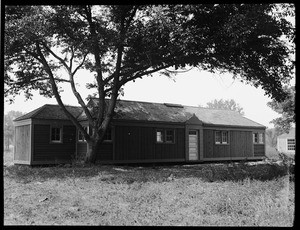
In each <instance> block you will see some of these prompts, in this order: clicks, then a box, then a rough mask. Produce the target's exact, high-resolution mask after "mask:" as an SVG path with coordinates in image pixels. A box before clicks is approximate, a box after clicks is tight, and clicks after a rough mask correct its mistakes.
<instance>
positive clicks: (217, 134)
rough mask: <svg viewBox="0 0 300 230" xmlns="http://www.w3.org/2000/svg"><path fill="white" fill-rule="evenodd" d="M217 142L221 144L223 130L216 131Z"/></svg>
mask: <svg viewBox="0 0 300 230" xmlns="http://www.w3.org/2000/svg"><path fill="white" fill-rule="evenodd" d="M215 142H216V144H221V131H216V132H215Z"/></svg>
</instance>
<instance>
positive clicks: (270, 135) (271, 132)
mask: <svg viewBox="0 0 300 230" xmlns="http://www.w3.org/2000/svg"><path fill="white" fill-rule="evenodd" d="M278 136H279V130H278V129H277V128H268V129H266V145H268V146H271V147H273V148H276V147H277V137H278Z"/></svg>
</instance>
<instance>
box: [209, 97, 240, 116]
mask: <svg viewBox="0 0 300 230" xmlns="http://www.w3.org/2000/svg"><path fill="white" fill-rule="evenodd" d="M206 107H207V108H211V109H226V110H232V111H236V112H238V113H240V114H241V115H243V116H244V115H245V113H244V111H243V108H242V107H241V106H240V105H239V104H238V103H236V102H235V100H233V99H230V100H229V99H228V100H223V99H220V100H217V99H215V100H213V101H211V102H207V104H206Z"/></svg>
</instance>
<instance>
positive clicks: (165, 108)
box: [79, 98, 265, 128]
mask: <svg viewBox="0 0 300 230" xmlns="http://www.w3.org/2000/svg"><path fill="white" fill-rule="evenodd" d="M89 105H90V106H91V107H93V108H96V107H97V105H98V99H97V98H92V99H91V100H90V101H89ZM194 114H195V116H196V117H197V118H198V119H199V120H201V121H202V122H203V123H205V124H214V125H230V126H247V127H261V128H264V127H265V126H263V125H261V124H259V123H257V122H254V121H252V120H250V119H248V118H246V117H243V116H242V115H240V114H239V113H238V112H235V111H231V110H222V109H208V108H202V107H196V106H184V105H178V104H167V103H152V102H141V101H127V100H118V101H117V103H116V108H115V115H114V119H121V120H136V121H161V122H186V121H187V120H189V119H190V118H191V117H192V116H193V115H194ZM79 119H82V120H84V119H86V116H85V114H84V113H82V114H81V115H80V116H79Z"/></svg>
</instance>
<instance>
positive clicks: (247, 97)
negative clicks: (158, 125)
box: [4, 69, 294, 127]
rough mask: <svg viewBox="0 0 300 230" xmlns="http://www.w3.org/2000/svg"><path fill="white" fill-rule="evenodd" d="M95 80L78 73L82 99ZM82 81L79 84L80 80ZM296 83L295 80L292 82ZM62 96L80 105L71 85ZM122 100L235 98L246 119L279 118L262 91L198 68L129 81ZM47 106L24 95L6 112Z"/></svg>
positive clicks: (44, 101)
mask: <svg viewBox="0 0 300 230" xmlns="http://www.w3.org/2000/svg"><path fill="white" fill-rule="evenodd" d="M91 79H93V77H92V76H91V74H88V73H87V72H85V71H81V72H78V75H77V78H76V81H77V82H78V90H79V92H81V94H82V97H83V98H86V97H87V95H88V94H89V93H91V91H90V90H87V89H85V87H84V86H85V82H89V81H90V80H91ZM79 80H80V81H79ZM291 83H292V84H294V81H292V82H291ZM63 90H64V92H62V93H61V96H62V99H63V102H64V103H65V104H68V105H76V106H77V105H78V103H77V100H76V99H75V96H74V95H73V94H72V92H71V88H70V86H68V85H64V86H63ZM120 99H124V100H137V101H146V102H159V103H165V102H166V103H167V102H169V103H176V104H183V105H192V106H198V105H201V106H206V103H207V102H209V101H212V100H214V99H234V100H235V101H236V102H237V103H238V104H239V105H240V106H241V107H242V108H243V109H244V112H245V117H247V118H249V119H251V120H253V121H256V122H258V123H260V124H262V125H265V126H267V127H273V124H270V123H269V122H270V121H271V120H272V119H274V118H276V117H279V116H280V115H279V114H278V113H276V112H274V111H273V110H272V109H271V108H269V107H268V106H267V102H268V101H271V99H270V98H269V97H268V96H266V95H264V91H263V90H262V89H261V88H255V87H254V86H251V85H246V84H245V83H241V82H240V81H239V80H237V79H235V80H234V79H233V78H232V77H231V75H230V74H221V75H219V74H212V73H208V72H205V71H199V70H198V69H193V70H190V71H188V72H186V73H181V74H178V75H176V76H175V77H174V78H173V79H170V78H167V77H165V76H160V75H159V74H154V75H153V77H144V78H143V79H138V80H136V81H135V82H129V83H128V84H127V85H125V87H124V96H121V97H120ZM44 104H57V103H56V100H55V98H52V99H48V98H45V97H42V96H40V95H39V94H38V92H35V93H34V96H33V99H32V100H27V101H26V100H25V97H24V95H22V94H21V95H20V96H17V97H16V100H15V103H14V104H11V105H9V104H8V103H6V102H5V104H4V109H5V113H7V112H8V111H10V110H17V111H21V112H23V113H27V112H30V111H32V110H34V109H36V108H38V107H40V106H43V105H44Z"/></svg>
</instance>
